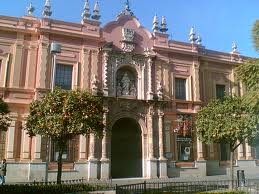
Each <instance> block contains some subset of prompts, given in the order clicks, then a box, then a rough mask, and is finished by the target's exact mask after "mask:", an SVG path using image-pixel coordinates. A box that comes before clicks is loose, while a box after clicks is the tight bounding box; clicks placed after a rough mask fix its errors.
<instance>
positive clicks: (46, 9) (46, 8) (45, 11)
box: [42, 0, 52, 18]
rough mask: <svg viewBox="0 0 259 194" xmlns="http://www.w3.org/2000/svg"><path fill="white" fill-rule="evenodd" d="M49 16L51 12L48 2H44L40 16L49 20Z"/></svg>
mask: <svg viewBox="0 0 259 194" xmlns="http://www.w3.org/2000/svg"><path fill="white" fill-rule="evenodd" d="M51 15H52V11H51V5H50V0H46V1H45V5H44V9H43V12H42V16H43V18H50V16H51Z"/></svg>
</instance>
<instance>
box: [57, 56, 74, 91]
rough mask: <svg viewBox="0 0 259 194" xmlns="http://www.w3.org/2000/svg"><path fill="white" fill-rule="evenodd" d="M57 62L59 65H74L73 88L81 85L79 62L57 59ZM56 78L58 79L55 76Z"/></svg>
mask: <svg viewBox="0 0 259 194" xmlns="http://www.w3.org/2000/svg"><path fill="white" fill-rule="evenodd" d="M56 64H57V65H58V64H61V65H70V66H73V70H72V83H71V90H74V89H77V88H78V87H79V80H78V78H79V63H78V62H77V63H76V62H71V61H65V60H60V59H57V60H56ZM57 65H56V68H57ZM55 76H56V75H55ZM55 80H56V78H55Z"/></svg>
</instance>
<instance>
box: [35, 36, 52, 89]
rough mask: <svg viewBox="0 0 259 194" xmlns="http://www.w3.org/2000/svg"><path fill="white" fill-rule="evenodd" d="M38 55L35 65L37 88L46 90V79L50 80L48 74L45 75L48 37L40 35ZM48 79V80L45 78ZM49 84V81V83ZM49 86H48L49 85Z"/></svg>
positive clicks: (47, 59) (47, 60)
mask: <svg viewBox="0 0 259 194" xmlns="http://www.w3.org/2000/svg"><path fill="white" fill-rule="evenodd" d="M40 41H41V42H40V45H39V53H38V61H39V62H38V65H37V79H36V87H37V88H48V86H47V85H46V79H49V80H50V76H51V75H50V74H48V73H47V68H48V67H47V65H48V62H49V58H48V56H49V50H48V49H49V37H48V36H45V35H42V36H41V37H40ZM47 77H48V78H47ZM49 84H50V81H49ZM49 86H50V85H49Z"/></svg>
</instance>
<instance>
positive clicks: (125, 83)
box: [121, 72, 131, 95]
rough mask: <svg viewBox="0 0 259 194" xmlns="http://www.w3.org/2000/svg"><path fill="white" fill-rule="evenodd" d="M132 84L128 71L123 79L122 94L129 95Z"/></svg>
mask: <svg viewBox="0 0 259 194" xmlns="http://www.w3.org/2000/svg"><path fill="white" fill-rule="evenodd" d="M130 84H131V81H130V79H129V76H128V74H127V72H126V73H124V75H123V77H122V79H121V87H122V95H129V93H130Z"/></svg>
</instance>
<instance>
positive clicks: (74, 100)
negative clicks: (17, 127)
mask: <svg viewBox="0 0 259 194" xmlns="http://www.w3.org/2000/svg"><path fill="white" fill-rule="evenodd" d="M25 128H26V129H27V131H28V133H29V134H30V135H31V136H33V135H36V134H39V135H41V136H47V137H50V138H51V140H52V141H54V142H55V143H56V145H57V149H58V173H57V182H58V183H59V184H60V183H61V174H62V154H63V152H64V150H65V147H66V145H67V142H68V140H70V139H72V138H73V137H75V136H76V135H81V134H82V135H86V134H89V133H95V134H96V135H97V136H99V137H100V136H101V135H102V130H103V103H102V99H101V98H99V97H95V96H92V95H91V94H90V93H88V92H87V91H83V92H82V91H79V90H75V91H67V90H62V89H60V88H55V90H54V91H53V92H49V93H47V94H46V95H45V97H44V98H43V99H42V100H36V101H34V102H32V103H31V105H30V114H29V116H28V118H27V122H26V126H25Z"/></svg>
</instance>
